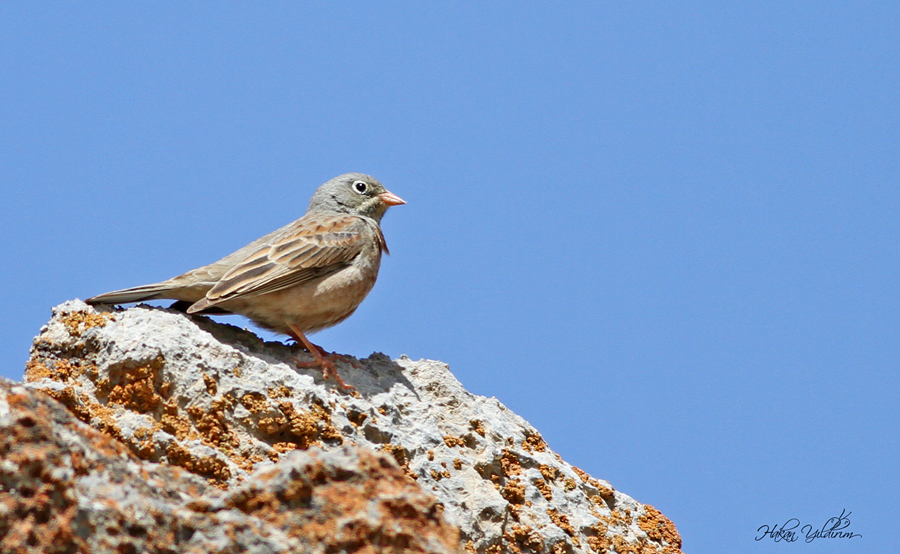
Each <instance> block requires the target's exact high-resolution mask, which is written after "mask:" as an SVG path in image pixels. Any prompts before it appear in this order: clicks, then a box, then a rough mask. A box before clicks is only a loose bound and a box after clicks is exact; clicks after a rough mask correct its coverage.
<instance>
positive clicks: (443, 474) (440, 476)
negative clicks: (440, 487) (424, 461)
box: [431, 469, 450, 481]
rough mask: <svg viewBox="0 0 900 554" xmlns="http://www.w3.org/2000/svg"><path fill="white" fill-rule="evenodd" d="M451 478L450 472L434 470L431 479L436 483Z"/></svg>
mask: <svg viewBox="0 0 900 554" xmlns="http://www.w3.org/2000/svg"><path fill="white" fill-rule="evenodd" d="M449 477H450V472H449V471H446V470H444V471H435V470H433V469H432V470H431V478H432V479H434V480H435V481H440V480H441V479H444V478H449Z"/></svg>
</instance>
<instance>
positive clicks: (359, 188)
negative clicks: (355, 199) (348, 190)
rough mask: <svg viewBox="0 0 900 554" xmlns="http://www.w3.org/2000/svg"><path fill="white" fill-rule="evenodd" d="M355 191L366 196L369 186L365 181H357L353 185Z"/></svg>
mask: <svg viewBox="0 0 900 554" xmlns="http://www.w3.org/2000/svg"><path fill="white" fill-rule="evenodd" d="M353 190H354V191H355V192H356V193H357V194H365V193H366V191H367V190H369V185H367V184H366V182H365V181H356V182H354V183H353Z"/></svg>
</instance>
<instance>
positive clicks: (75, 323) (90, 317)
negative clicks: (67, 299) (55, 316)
mask: <svg viewBox="0 0 900 554" xmlns="http://www.w3.org/2000/svg"><path fill="white" fill-rule="evenodd" d="M59 319H60V321H62V323H63V325H65V326H66V331H68V332H69V334H70V335H72V336H73V337H80V336H81V334H82V333H84V332H85V331H87V330H88V329H90V328H91V327H104V326H106V324H107V323H109V322H110V321H115V320H116V318H115V316H114V315H113V314H111V313H107V312H99V313H96V312H95V313H90V312H84V311H82V312H69V313H67V314H63V315H62V316H60V318H59Z"/></svg>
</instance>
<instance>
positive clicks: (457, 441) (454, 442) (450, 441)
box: [444, 435, 466, 448]
mask: <svg viewBox="0 0 900 554" xmlns="http://www.w3.org/2000/svg"><path fill="white" fill-rule="evenodd" d="M444 444H446V445H447V446H449V447H450V448H453V447H454V446H465V445H466V441H465V440H463V438H462V437H454V436H453V435H447V436H445V437H444Z"/></svg>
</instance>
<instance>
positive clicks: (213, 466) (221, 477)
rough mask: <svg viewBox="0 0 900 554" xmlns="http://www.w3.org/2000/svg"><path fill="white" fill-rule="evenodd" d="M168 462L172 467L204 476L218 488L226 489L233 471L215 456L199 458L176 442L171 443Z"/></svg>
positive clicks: (167, 451) (167, 453)
mask: <svg viewBox="0 0 900 554" xmlns="http://www.w3.org/2000/svg"><path fill="white" fill-rule="evenodd" d="M166 461H168V462H169V463H170V464H172V465H176V466H180V467H183V468H184V469H186V470H188V471H190V472H191V473H196V474H198V475H203V476H206V477H208V478H209V482H210V484H212V485H215V486H217V487H222V488H224V487H225V483H226V482H227V481H228V480H229V479H230V478H231V470H230V469H228V464H227V463H225V461H224V460H220V459H219V458H216V457H215V456H197V455H194V454H191V451H190V450H188V449H187V448H185V447H183V446H181V445H180V444H178V443H177V442H175V441H172V442H170V443H169V446H168V448H167V449H166Z"/></svg>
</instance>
